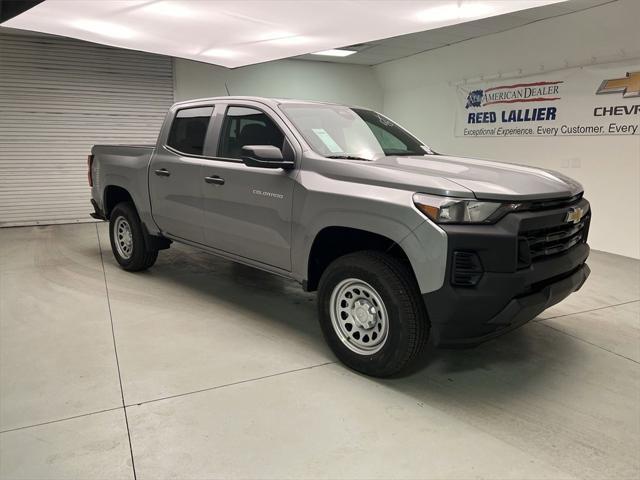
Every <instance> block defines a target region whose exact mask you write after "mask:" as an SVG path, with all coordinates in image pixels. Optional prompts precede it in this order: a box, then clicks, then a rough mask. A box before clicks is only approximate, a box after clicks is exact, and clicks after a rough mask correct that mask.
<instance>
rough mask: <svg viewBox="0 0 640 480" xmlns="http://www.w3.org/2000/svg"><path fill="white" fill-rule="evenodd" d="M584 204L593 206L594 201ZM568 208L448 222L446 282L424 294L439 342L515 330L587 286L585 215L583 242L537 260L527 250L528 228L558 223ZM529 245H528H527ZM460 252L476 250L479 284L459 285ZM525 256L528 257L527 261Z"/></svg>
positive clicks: (462, 343) (467, 341) (474, 340)
mask: <svg viewBox="0 0 640 480" xmlns="http://www.w3.org/2000/svg"><path fill="white" fill-rule="evenodd" d="M580 205H581V206H582V207H586V208H587V209H588V206H589V204H588V202H587V201H586V200H581V201H580ZM566 213H567V208H559V209H554V210H545V211H538V212H521V213H517V214H510V215H507V216H506V217H505V218H503V219H502V220H501V221H500V222H498V223H497V224H496V225H487V226H481V225H467V226H463V225H460V226H448V227H444V230H445V231H446V232H447V239H448V248H447V250H448V260H447V271H446V276H445V281H444V285H443V286H442V288H440V289H439V290H437V291H435V292H430V293H427V294H424V295H423V298H424V302H425V305H426V308H427V313H428V315H429V318H430V320H431V324H432V339H433V341H434V343H435V344H436V345H438V346H444V347H466V346H473V345H477V344H479V343H482V342H484V341H487V340H490V339H492V338H494V337H497V336H499V335H502V334H504V333H506V332H509V331H511V330H513V329H515V328H517V327H519V326H521V325H523V324H524V323H526V322H528V321H529V320H531V319H533V318H535V317H536V316H538V315H539V314H540V313H542V312H543V311H544V310H546V309H547V308H549V307H551V306H552V305H555V304H556V303H558V302H560V301H562V300H563V299H564V298H566V297H567V296H568V295H569V294H571V293H572V292H575V291H577V290H579V289H580V287H582V285H583V284H584V282H585V280H586V279H587V277H588V276H589V273H590V269H589V267H588V266H587V265H586V263H585V262H586V260H587V257H588V256H589V246H588V244H587V243H586V237H587V233H588V227H589V217H588V218H585V224H584V225H583V227H584V230H583V235H582V236H581V239H580V242H578V243H577V244H574V245H572V246H571V247H570V248H568V249H567V250H565V251H562V252H560V253H554V252H551V253H550V254H549V255H546V256H542V257H539V258H536V259H535V261H532V260H531V258H530V257H529V258H528V259H527V255H526V254H525V253H528V251H527V252H524V253H523V250H524V246H523V241H525V240H523V238H525V237H523V233H522V232H525V231H531V229H532V228H534V229H538V230H536V231H541V230H540V229H542V231H544V228H546V227H551V231H553V228H557V226H558V225H562V224H563V223H564V222H565V220H564V219H565V216H566ZM525 246H526V245H525ZM454 252H473V253H474V254H475V255H477V258H478V260H479V262H480V264H481V266H482V274H481V276H480V279H479V280H478V281H477V283H476V284H475V285H473V286H459V285H455V280H454V276H455V274H454V262H453V257H454ZM523 257H525V258H524V260H523Z"/></svg>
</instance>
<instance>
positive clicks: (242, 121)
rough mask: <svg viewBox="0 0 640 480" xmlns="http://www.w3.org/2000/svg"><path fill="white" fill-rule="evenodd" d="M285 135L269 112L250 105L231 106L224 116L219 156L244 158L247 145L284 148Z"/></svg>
mask: <svg viewBox="0 0 640 480" xmlns="http://www.w3.org/2000/svg"><path fill="white" fill-rule="evenodd" d="M283 143H284V135H283V134H282V132H281V131H280V129H279V128H278V127H277V125H276V124H275V123H274V122H273V120H271V119H270V118H269V117H268V116H267V114H265V113H264V112H261V111H260V110H256V109H255V108H248V107H229V108H228V109H227V114H226V115H225V117H224V123H223V125H222V133H221V135H220V148H219V150H218V156H219V157H223V158H242V147H244V146H245V145H273V146H274V147H278V148H280V149H282V147H283Z"/></svg>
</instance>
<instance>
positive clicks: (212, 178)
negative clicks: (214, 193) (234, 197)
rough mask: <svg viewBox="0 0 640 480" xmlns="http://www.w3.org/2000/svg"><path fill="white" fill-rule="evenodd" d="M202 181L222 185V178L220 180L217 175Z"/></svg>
mask: <svg viewBox="0 0 640 480" xmlns="http://www.w3.org/2000/svg"><path fill="white" fill-rule="evenodd" d="M204 181H205V182H207V183H213V184H215V185H224V178H221V177H219V176H217V175H212V176H211V177H204Z"/></svg>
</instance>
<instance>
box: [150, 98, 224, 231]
mask: <svg viewBox="0 0 640 480" xmlns="http://www.w3.org/2000/svg"><path fill="white" fill-rule="evenodd" d="M212 113H213V107H211V106H205V107H193V108H184V109H181V110H178V111H177V113H176V115H175V117H174V120H173V123H172V125H171V129H170V131H169V135H168V138H167V141H166V145H159V146H158V148H157V149H156V151H155V154H154V156H153V159H152V161H151V165H150V167H149V195H150V198H151V212H152V215H153V219H154V221H155V222H156V224H157V225H158V227H160V230H161V231H162V232H163V233H167V234H169V235H172V236H175V237H179V238H183V239H185V240H190V241H192V242H198V243H204V231H203V229H202V221H203V213H202V192H203V170H202V168H203V167H202V165H203V159H202V158H201V157H202V152H203V148H204V142H205V139H206V134H207V130H208V126H209V122H210V120H211V114H212Z"/></svg>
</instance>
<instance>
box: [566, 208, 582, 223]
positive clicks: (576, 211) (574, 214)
mask: <svg viewBox="0 0 640 480" xmlns="http://www.w3.org/2000/svg"><path fill="white" fill-rule="evenodd" d="M583 216H584V210H583V209H582V208H580V207H571V208H570V209H569V211H568V212H567V216H566V217H565V218H564V221H565V222H567V223H574V224H575V223H578V222H580V220H582V217H583Z"/></svg>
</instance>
